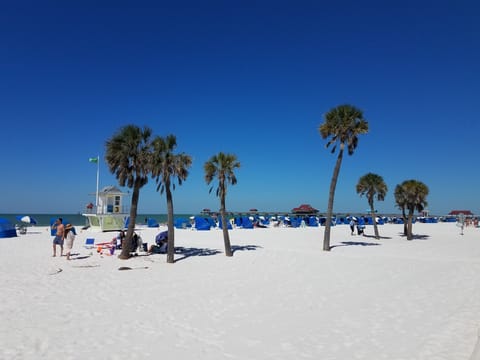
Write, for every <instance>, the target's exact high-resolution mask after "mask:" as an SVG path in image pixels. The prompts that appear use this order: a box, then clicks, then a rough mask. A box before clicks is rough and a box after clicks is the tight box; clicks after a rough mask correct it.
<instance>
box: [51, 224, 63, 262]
mask: <svg viewBox="0 0 480 360" xmlns="http://www.w3.org/2000/svg"><path fill="white" fill-rule="evenodd" d="M62 221H63V219H62V218H58V219H57V220H55V224H53V225H52V229H54V230H55V229H56V230H57V233H56V235H55V237H54V238H53V256H57V245H60V256H63V236H64V232H65V227H64V226H63V223H62Z"/></svg>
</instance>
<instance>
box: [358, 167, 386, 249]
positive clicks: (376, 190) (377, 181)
mask: <svg viewBox="0 0 480 360" xmlns="http://www.w3.org/2000/svg"><path fill="white" fill-rule="evenodd" d="M387 191H388V188H387V184H385V181H383V178H382V177H381V176H380V175H377V174H373V173H368V174H366V175H363V176H362V177H361V178H360V179H359V180H358V183H357V194H360V196H362V195H365V196H366V197H367V200H368V205H370V212H371V214H372V220H373V228H374V230H375V238H377V239H379V238H380V235H379V234H378V226H377V220H376V216H375V207H374V205H373V200H374V198H375V195H376V196H377V200H378V201H383V200H385V195H387Z"/></svg>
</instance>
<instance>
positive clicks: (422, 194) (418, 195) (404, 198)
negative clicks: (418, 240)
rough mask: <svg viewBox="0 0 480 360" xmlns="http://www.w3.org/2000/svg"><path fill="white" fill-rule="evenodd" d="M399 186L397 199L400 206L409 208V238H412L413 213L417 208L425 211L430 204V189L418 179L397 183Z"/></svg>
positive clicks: (396, 192)
mask: <svg viewBox="0 0 480 360" xmlns="http://www.w3.org/2000/svg"><path fill="white" fill-rule="evenodd" d="M397 188H398V191H397V189H396V190H395V201H396V202H397V205H398V206H399V207H400V206H403V208H404V209H407V210H408V214H407V218H408V221H407V240H412V239H413V234H412V224H413V214H414V212H415V210H417V211H419V212H420V211H423V210H424V209H425V207H426V206H427V205H428V203H427V195H428V192H429V190H428V187H427V185H425V184H424V183H422V182H421V181H418V180H406V181H404V182H403V183H401V184H400V185H397ZM397 194H398V199H397Z"/></svg>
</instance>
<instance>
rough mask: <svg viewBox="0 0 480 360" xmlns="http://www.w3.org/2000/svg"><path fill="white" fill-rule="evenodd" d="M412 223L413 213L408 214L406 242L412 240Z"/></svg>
mask: <svg viewBox="0 0 480 360" xmlns="http://www.w3.org/2000/svg"><path fill="white" fill-rule="evenodd" d="M412 221H413V211H410V212H409V213H408V225H407V240H412V239H413V235H412Z"/></svg>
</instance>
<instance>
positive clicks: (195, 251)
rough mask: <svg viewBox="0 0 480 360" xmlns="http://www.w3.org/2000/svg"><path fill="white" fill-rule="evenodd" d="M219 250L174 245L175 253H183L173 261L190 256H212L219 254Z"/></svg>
mask: <svg viewBox="0 0 480 360" xmlns="http://www.w3.org/2000/svg"><path fill="white" fill-rule="evenodd" d="M220 253H221V252H220V251H219V250H216V249H207V248H185V247H181V246H179V247H175V254H180V255H183V256H182V257H179V258H178V259H175V262H178V261H182V260H185V259H187V258H189V257H191V256H212V255H217V254H220Z"/></svg>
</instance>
